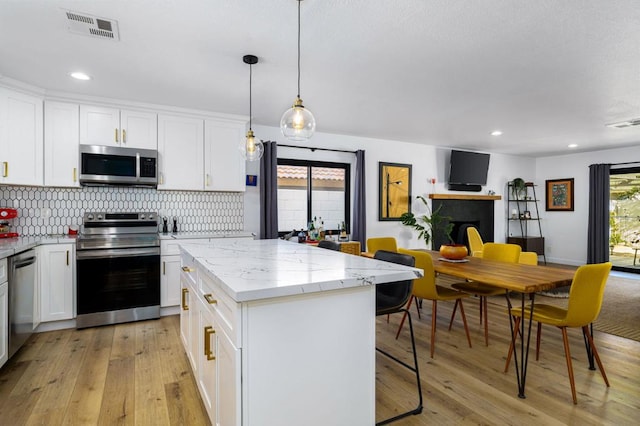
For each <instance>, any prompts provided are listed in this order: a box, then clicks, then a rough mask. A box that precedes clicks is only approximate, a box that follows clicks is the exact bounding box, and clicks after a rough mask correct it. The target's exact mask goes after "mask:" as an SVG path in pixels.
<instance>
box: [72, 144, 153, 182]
mask: <svg viewBox="0 0 640 426" xmlns="http://www.w3.org/2000/svg"><path fill="white" fill-rule="evenodd" d="M80 184H81V185H135V186H152V187H156V186H158V151H155V150H151V149H137V148H123V147H118V146H102V145H80Z"/></svg>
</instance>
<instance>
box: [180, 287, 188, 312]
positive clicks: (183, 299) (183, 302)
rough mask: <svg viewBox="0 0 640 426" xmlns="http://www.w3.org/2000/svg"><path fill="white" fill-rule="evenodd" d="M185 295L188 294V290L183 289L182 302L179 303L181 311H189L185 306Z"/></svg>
mask: <svg viewBox="0 0 640 426" xmlns="http://www.w3.org/2000/svg"><path fill="white" fill-rule="evenodd" d="M187 293H189V289H188V288H183V289H182V301H181V304H182V310H183V311H188V310H189V307H188V306H187V300H186V297H187Z"/></svg>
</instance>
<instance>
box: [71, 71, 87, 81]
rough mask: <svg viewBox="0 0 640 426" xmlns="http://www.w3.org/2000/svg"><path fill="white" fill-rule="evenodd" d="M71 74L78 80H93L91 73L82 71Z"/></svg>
mask: <svg viewBox="0 0 640 426" xmlns="http://www.w3.org/2000/svg"><path fill="white" fill-rule="evenodd" d="M69 75H70V76H71V77H73V78H75V79H76V80H91V76H90V75H88V74H85V73H83V72H80V71H76V72H72V73H70V74H69Z"/></svg>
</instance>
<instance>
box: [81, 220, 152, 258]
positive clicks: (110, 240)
mask: <svg viewBox="0 0 640 426" xmlns="http://www.w3.org/2000/svg"><path fill="white" fill-rule="evenodd" d="M156 220H157V214H156V213H155V212H137V213H107V212H87V213H85V214H84V220H83V225H82V230H81V233H80V237H79V238H78V244H77V249H78V250H90V249H106V248H130V247H158V246H160V239H159V238H158V223H157V222H156Z"/></svg>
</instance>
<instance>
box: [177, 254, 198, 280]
mask: <svg viewBox="0 0 640 426" xmlns="http://www.w3.org/2000/svg"><path fill="white" fill-rule="evenodd" d="M180 266H181V269H182V270H181V271H180V276H181V277H182V278H183V279H185V280H187V281H188V282H189V285H190V286H191V287H193V288H197V286H196V283H197V282H198V269H197V268H196V259H195V258H194V257H193V256H191V255H188V254H186V253H182V255H181V256H180Z"/></svg>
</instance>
